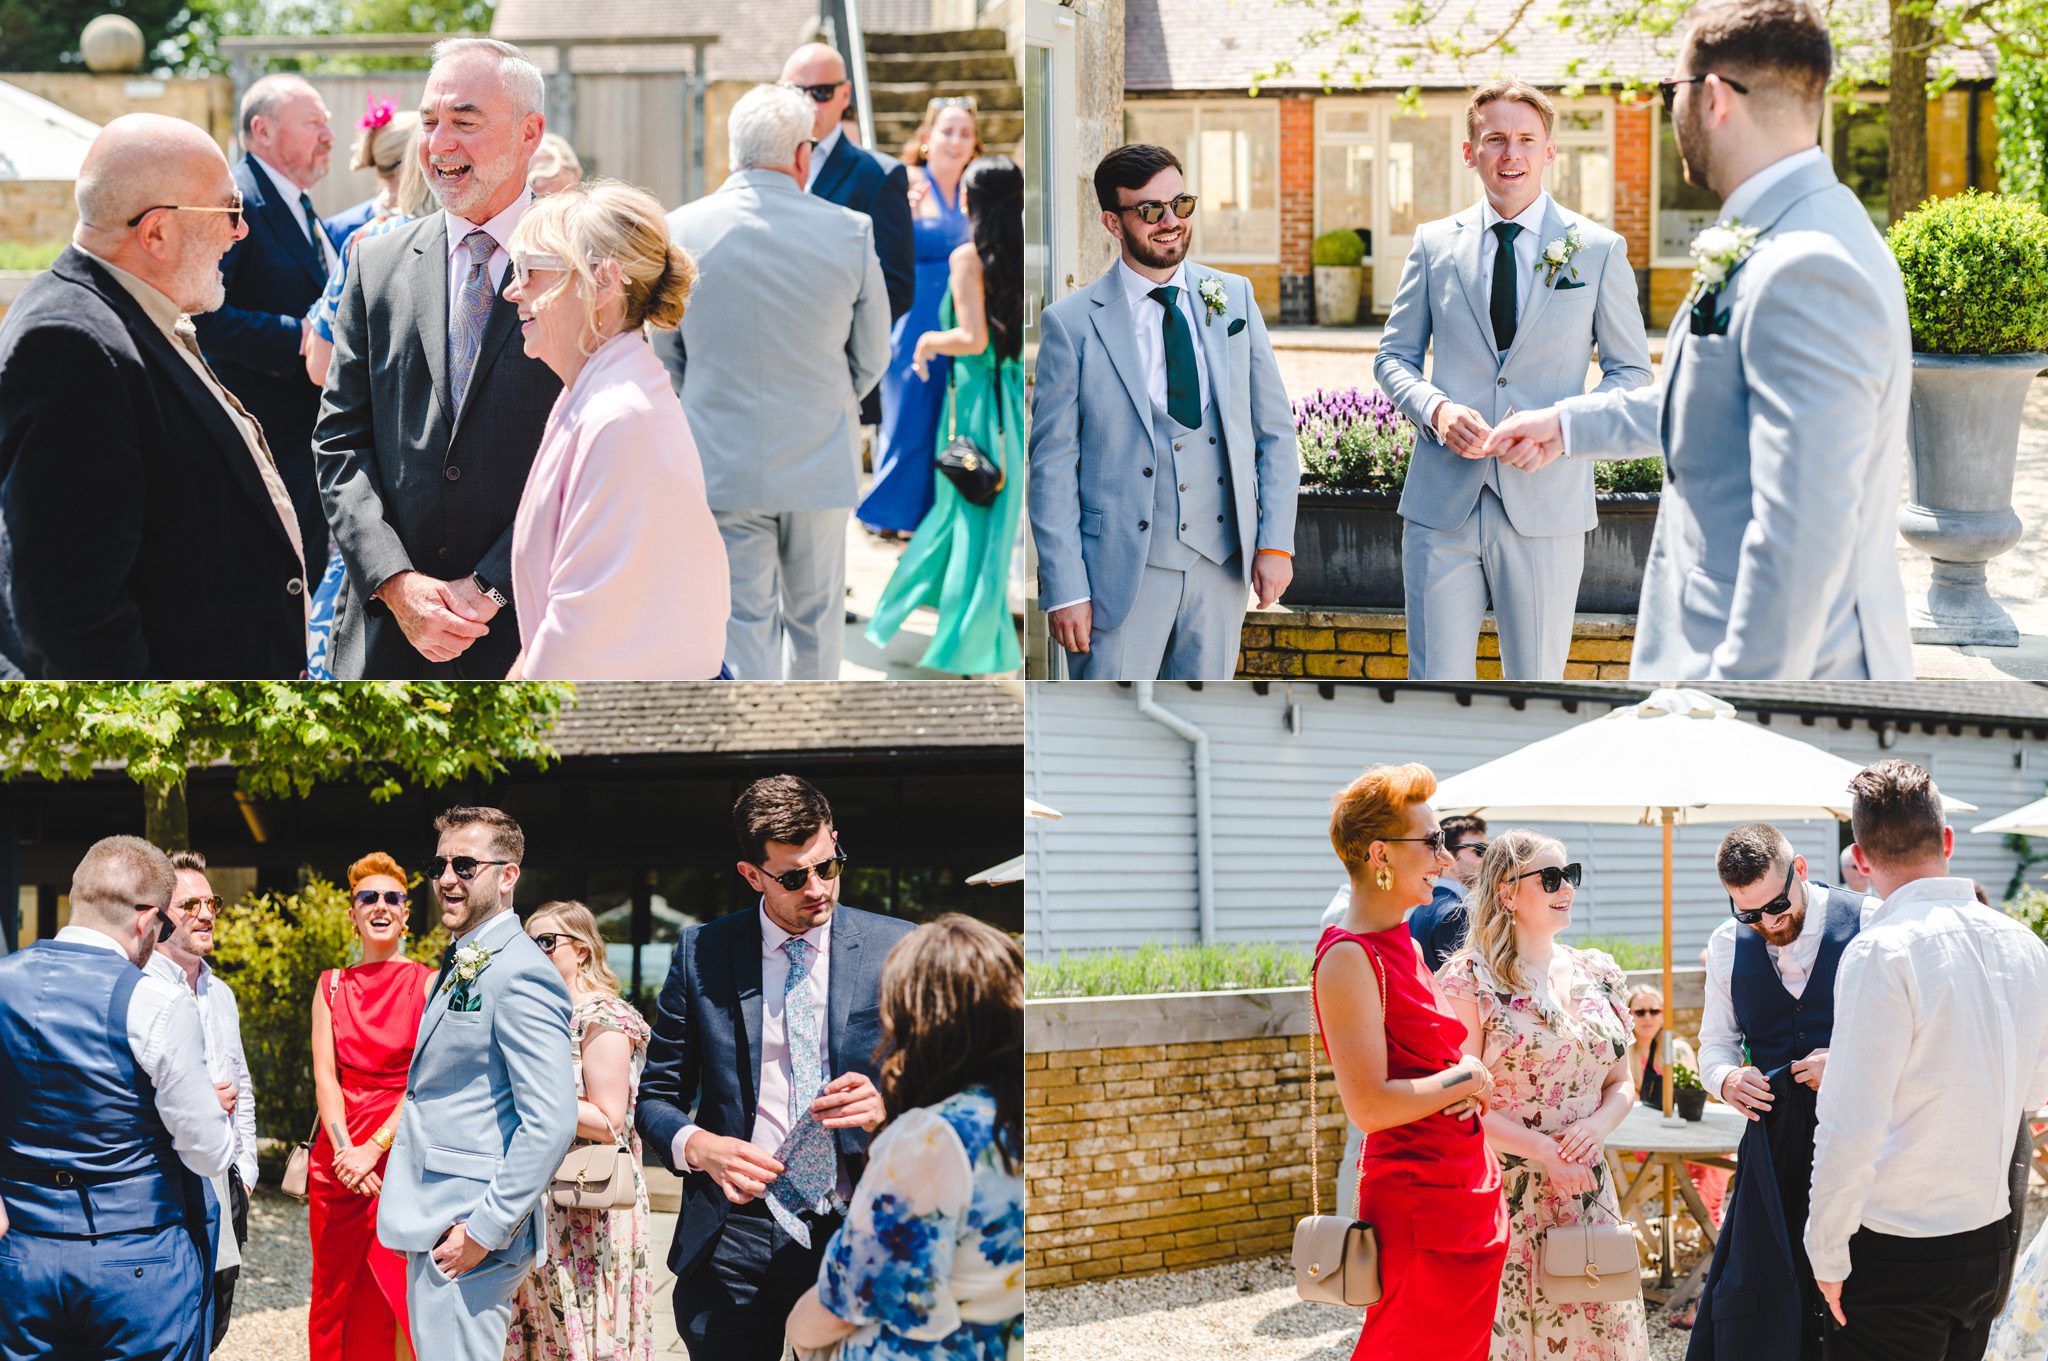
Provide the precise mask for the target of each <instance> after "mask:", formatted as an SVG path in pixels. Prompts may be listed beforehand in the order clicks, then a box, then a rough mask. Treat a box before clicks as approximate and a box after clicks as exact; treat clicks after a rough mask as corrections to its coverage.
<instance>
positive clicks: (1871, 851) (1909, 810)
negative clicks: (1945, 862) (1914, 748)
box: [1849, 756, 1947, 868]
mask: <svg viewBox="0 0 2048 1361" xmlns="http://www.w3.org/2000/svg"><path fill="white" fill-rule="evenodd" d="M1849 793H1850V795H1851V796H1852V797H1851V800H1850V803H1849V826H1850V828H1851V829H1852V830H1853V831H1854V832H1855V833H1856V844H1857V845H1859V846H1861V847H1862V848H1863V858H1864V859H1865V860H1868V861H1869V862H1870V863H1871V865H1872V867H1873V868H1875V867H1876V866H1878V865H1903V864H1908V863H1910V862H1911V861H1913V860H1916V859H1919V858H1921V857H1923V856H1930V855H1940V854H1941V829H1942V828H1943V827H1944V826H1946V825H1947V819H1946V818H1945V817H1943V816H1942V811H1941V791H1940V790H1938V789H1936V788H1935V787H1934V777H1933V776H1932V775H1929V774H1928V773H1927V771H1926V770H1925V769H1924V768H1922V767H1920V766H1916V765H1914V764H1913V763H1912V762H1911V761H1901V760H1900V759H1899V758H1898V757H1896V756H1894V757H1891V758H1889V759H1887V760H1883V761H1879V762H1878V763H1877V764H1876V765H1874V766H1865V767H1864V768H1863V769H1862V770H1859V771H1857V772H1856V778H1854V779H1852V780H1850V781H1849Z"/></svg>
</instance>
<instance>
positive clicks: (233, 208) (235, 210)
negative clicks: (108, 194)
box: [128, 194, 242, 229]
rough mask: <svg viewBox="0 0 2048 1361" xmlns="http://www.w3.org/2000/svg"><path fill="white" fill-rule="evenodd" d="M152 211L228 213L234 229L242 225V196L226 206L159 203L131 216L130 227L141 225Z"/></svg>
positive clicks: (231, 226)
mask: <svg viewBox="0 0 2048 1361" xmlns="http://www.w3.org/2000/svg"><path fill="white" fill-rule="evenodd" d="M151 213H226V214H227V215H228V226H229V227H230V228H231V229H232V228H235V227H239V226H241V225H242V197H241V195H239V194H237V195H236V196H235V201H234V202H233V203H232V204H230V205H229V206H227V207H225V208H223V207H220V206H219V205H217V204H215V205H212V206H207V205H202V204H194V203H159V204H157V205H156V206H155V207H153V208H144V209H143V210H142V211H141V212H139V213H137V214H136V215H135V216H133V217H131V218H129V219H128V225H129V226H130V227H137V226H140V225H141V224H142V219H143V218H145V217H148V216H149V215H150V214H151Z"/></svg>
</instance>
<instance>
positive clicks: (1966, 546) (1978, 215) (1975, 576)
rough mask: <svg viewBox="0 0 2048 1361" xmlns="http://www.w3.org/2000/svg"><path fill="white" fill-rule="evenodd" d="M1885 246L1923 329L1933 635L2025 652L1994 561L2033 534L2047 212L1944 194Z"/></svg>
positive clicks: (1921, 526) (1924, 638)
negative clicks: (2018, 502) (2031, 455)
mask: <svg viewBox="0 0 2048 1361" xmlns="http://www.w3.org/2000/svg"><path fill="white" fill-rule="evenodd" d="M1885 242H1886V244H1887V245H1889V246H1890V247H1891V251H1892V255H1893V257H1894V258H1895V259H1896V260H1897V261H1898V262H1899V273H1900V275H1901V276H1902V277H1903V278H1904V280H1905V284H1906V315H1907V319H1908V320H1909V321H1910V323H1911V325H1912V328H1913V397H1912V407H1911V417H1910V424H1909V427H1908V428H1909V431H1910V434H1909V440H1908V444H1909V449H1910V459H1911V474H1912V475H1911V479H1910V482H1909V490H1910V495H1909V496H1908V499H1907V505H1906V509H1905V512H1904V513H1903V514H1902V515H1901V516H1900V517H1899V531H1900V533H1901V534H1902V535H1904V537H1905V539H1906V542H1908V543H1910V544H1912V545H1913V546H1914V547H1915V548H1918V549H1920V550H1922V551H1923V552H1925V553H1926V554H1927V555H1928V556H1929V557H1931V558H1933V559H1934V573H1933V580H1932V583H1931V584H1930V585H1929V587H1928V591H1927V599H1926V601H1925V603H1924V605H1922V606H1920V607H1918V608H1916V610H1915V613H1914V617H1913V640H1914V641H1915V642H1921V643H1951V644H1990V645H1993V646H2004V647H2016V646H2018V644H2019V629H2018V628H2017V627H2016V626H2015V625H2014V624H2013V621H2012V617H2011V616H2010V615H2008V614H2007V613H2006V612H2005V611H2004V609H2002V608H2001V607H2000V606H1999V605H1998V603H1997V602H1996V601H1994V600H1992V598H1991V593H1990V592H1989V591H1988V590H1987V589H1986V588H1985V583H1984V576H1985V565H1986V564H1987V563H1989V562H1990V561H1991V560H1992V559H1993V558H1995V557H1997V556H1998V555H1999V554H2001V553H2003V552H2005V551H2006V550H2007V549H2009V548H2011V547H2012V546H2013V545H2014V544H2015V543H2018V542H2019V538H2020V519H2019V516H2018V515H2017V514H2016V513H2015V512H2014V511H2013V507H2012V483H2013V470H2014V466H2015V464H2016V462H2017V460H2018V455H2019V437H2020V420H2021V415H2022V412H2023V409H2024V407H2025V404H2026V398H2027V387H2028V385H2029V384H2031V383H2032V382H2033V381H2034V376H2035V375H2036V374H2038V373H2039V372H2041V370H2042V369H2044V368H2048V215H2044V214H2043V213H2042V212H2041V210H2040V209H2039V208H2037V207H2035V206H2034V205H2033V204H2031V203H2027V202H2025V201H2023V200H2020V199H2014V198H2002V197H1999V196H1997V195H1993V194H1980V193H1976V192H1975V191H1971V192H1969V193H1964V194H1960V195H1957V196H1955V197H1953V198H1941V199H1934V200H1932V201H1930V202H1929V203H1927V204H1926V205H1924V206H1923V207H1921V208H1919V209H1917V210H1915V211H1913V212H1911V213H1908V214H1907V215H1906V216H1904V217H1902V218H1900V219H1899V220H1898V221H1897V222H1896V223H1894V224H1892V228H1891V230H1890V231H1888V232H1886V233H1885Z"/></svg>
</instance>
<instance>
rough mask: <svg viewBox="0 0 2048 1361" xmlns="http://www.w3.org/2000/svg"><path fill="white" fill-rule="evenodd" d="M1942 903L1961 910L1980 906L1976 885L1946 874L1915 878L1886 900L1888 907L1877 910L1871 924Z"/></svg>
mask: <svg viewBox="0 0 2048 1361" xmlns="http://www.w3.org/2000/svg"><path fill="white" fill-rule="evenodd" d="M1941 904H1946V905H1948V906H1951V907H1961V906H1964V905H1966V904H1967V905H1969V906H1971V907H1976V906H1978V905H1979V904H1978V902H1977V888H1976V885H1974V884H1972V883H1971V882H1970V881H1969V880H1968V879H1957V878H1952V877H1949V876H1946V875H1938V876H1935V877H1933V878H1929V879H1915V880H1914V881H1913V882H1912V883H1910V884H1905V885H1903V886H1901V887H1900V888H1899V889H1898V891H1897V892H1895V893H1893V894H1892V896H1891V897H1889V898H1887V899H1885V900H1884V905H1883V906H1881V907H1879V908H1878V909H1877V913H1876V915H1875V916H1873V917H1872V918H1871V919H1870V923H1869V924H1870V925H1872V926H1875V925H1877V924H1878V923H1879V922H1887V921H1895V920H1897V919H1898V918H1900V917H1903V916H1905V915H1906V914H1907V913H1908V912H1909V911H1911V910H1912V909H1914V908H1916V907H1920V906H1923V905H1925V906H1936V905H1941Z"/></svg>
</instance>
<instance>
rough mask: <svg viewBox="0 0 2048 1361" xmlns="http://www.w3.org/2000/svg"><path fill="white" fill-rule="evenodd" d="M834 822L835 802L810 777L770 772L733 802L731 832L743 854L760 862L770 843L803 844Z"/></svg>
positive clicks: (752, 863) (752, 860)
mask: <svg viewBox="0 0 2048 1361" xmlns="http://www.w3.org/2000/svg"><path fill="white" fill-rule="evenodd" d="M831 825H832V805H831V804H829V803H827V802H825V796H824V795H823V794H820V793H819V792H818V790H817V788H816V787H815V786H814V785H812V784H811V782H810V781H808V780H804V779H800V778H798V777H797V776H795V775H770V776H769V777H768V778H766V779H764V780H756V781H754V782H753V783H752V784H750V785H748V786H747V788H746V792H745V793H743V794H741V795H740V796H739V799H738V801H737V802H735V803H734V804H733V806H732V832H733V836H734V837H736V838H737V839H738V840H739V843H740V856H741V858H742V859H744V860H745V861H746V862H747V863H748V864H750V865H758V864H760V863H761V861H763V860H764V859H766V858H767V856H768V843H769V842H771V841H781V842H786V843H787V844H789V845H791V846H801V845H802V844H803V843H804V842H806V841H809V840H810V839H811V838H812V837H814V836H816V835H817V834H818V829H819V828H820V827H829V826H831Z"/></svg>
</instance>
